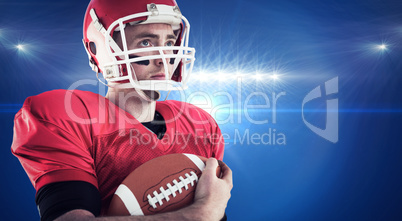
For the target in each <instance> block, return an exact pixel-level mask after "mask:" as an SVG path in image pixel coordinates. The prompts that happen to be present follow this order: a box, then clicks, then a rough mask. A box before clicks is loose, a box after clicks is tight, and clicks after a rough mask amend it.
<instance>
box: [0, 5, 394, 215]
mask: <svg viewBox="0 0 402 221" xmlns="http://www.w3.org/2000/svg"><path fill="white" fill-rule="evenodd" d="M178 3H179V5H180V8H181V10H182V12H183V14H184V15H185V16H186V17H187V18H188V19H189V21H190V23H191V38H190V44H191V45H192V46H194V47H195V48H196V49H197V53H196V57H197V61H196V66H195V70H194V76H193V77H192V78H191V80H190V85H189V86H190V89H189V90H188V91H186V95H191V93H192V92H197V91H198V92H199V91H202V92H205V93H206V94H208V95H209V96H210V97H211V98H212V105H213V106H215V107H216V106H218V105H221V104H227V103H229V98H228V97H225V96H217V94H216V93H217V92H225V91H226V92H229V93H230V94H231V95H233V97H232V98H233V104H235V107H236V109H233V110H232V111H230V109H224V108H223V109H219V110H218V111H216V112H215V115H214V117H215V118H216V119H217V121H218V123H219V122H220V127H221V130H222V132H223V133H224V134H225V135H226V136H227V137H226V138H227V139H226V142H227V144H226V151H225V157H224V161H225V162H226V163H227V164H228V165H229V166H230V167H231V168H232V170H233V172H234V189H233V191H232V198H231V200H230V201H229V205H228V208H227V214H228V216H229V219H230V220H268V219H269V220H400V219H402V188H401V186H402V185H401V184H402V178H401V171H402V160H401V159H402V158H401V157H402V150H401V147H402V145H401V144H402V142H401V141H400V136H401V135H402V134H401V133H402V126H401V125H402V116H401V111H402V99H401V95H402V93H401V90H400V87H398V86H399V85H400V84H401V83H402V79H401V78H402V77H401V75H402V61H401V58H402V44H401V41H402V3H401V2H400V1H397V0H383V1H379V0H376V1H374V0H368V1H357V0H349V1H318V0H317V1H290V0H284V1H270V0H264V1H257V0H248V1H245V0H232V1H227V0H225V1H212V0H202V1H201V0H192V1H184V0H181V1H179V2H178ZM86 6H87V1H78V0H58V1H50V0H39V1H35V2H34V1H21V0H15V1H12V2H10V1H0V74H1V77H2V79H1V81H0V86H1V87H0V90H1V93H0V120H1V128H0V129H1V133H0V144H1V148H0V150H1V153H0V165H1V172H0V173H1V175H0V176H1V177H2V182H1V183H0V189H1V198H0V199H1V201H0V203H1V207H0V211H1V213H0V214H2V218H0V219H2V220H38V219H39V216H38V214H37V211H36V206H35V203H34V199H35V198H34V194H35V191H34V189H33V187H32V185H31V184H30V182H29V180H28V177H27V176H26V174H25V172H24V170H23V169H22V167H21V165H20V164H19V162H18V160H17V158H15V157H13V156H12V154H11V151H10V146H11V143H12V136H13V131H12V127H13V117H14V115H15V113H16V112H17V111H18V109H19V108H20V107H21V105H22V103H23V101H24V99H25V98H26V97H28V96H31V95H36V94H39V93H41V92H44V91H48V90H53V89H59V88H64V89H66V88H68V87H70V86H71V85H72V84H73V83H74V82H76V81H77V80H80V79H92V80H93V79H96V78H95V74H94V73H93V72H92V71H91V70H90V68H89V66H88V65H87V55H86V53H85V51H84V49H83V47H82V43H81V39H82V28H81V26H82V21H83V15H84V12H85V10H86ZM18 44H21V45H24V50H18V49H17V48H16V45H18ZM381 44H385V45H386V49H385V50H381V49H379V48H378V46H379V45H381ZM236 73H237V74H242V75H239V76H241V77H240V79H241V87H239V84H238V79H239V78H237V79H234V78H233V76H234V75H235V74H236ZM273 73H277V74H278V76H279V79H277V80H273V79H271V78H270V76H271V75H272V74H273ZM256 75H259V76H260V77H261V78H260V79H256V77H255V76H256ZM334 77H338V78H339V93H338V94H336V95H333V97H331V98H333V99H338V100H339V141H338V142H337V143H335V144H334V143H331V142H329V141H327V140H325V139H323V138H322V137H319V136H318V135H316V134H314V133H313V132H312V131H311V130H310V129H309V128H308V127H307V126H306V125H305V124H304V123H303V120H302V115H301V105H302V101H303V98H304V97H305V96H306V94H308V92H310V91H311V90H312V89H314V88H315V87H317V86H323V85H324V82H326V81H328V80H330V79H332V78H334ZM79 89H83V90H91V91H94V92H98V91H99V90H101V91H104V89H102V88H101V87H98V86H97V85H86V86H83V87H81V88H79ZM238 90H240V93H237V91H238ZM253 92H260V93H263V94H266V95H267V96H268V97H269V99H270V102H272V96H271V93H272V92H275V93H276V94H278V93H279V92H286V95H285V96H282V97H281V98H279V99H278V102H277V117H276V122H275V123H274V121H273V118H272V106H271V108H266V109H258V110H251V111H249V112H247V113H246V112H245V111H244V109H243V108H242V107H244V106H243V105H244V104H245V103H246V97H247V96H248V95H249V94H252V93H253ZM239 94H240V95H241V96H239ZM188 97H189V96H187V98H188ZM170 98H172V99H178V98H180V96H178V94H174V93H173V94H172V95H171V97H170ZM203 99H204V98H202V97H198V98H197V97H193V99H191V100H187V101H189V102H192V103H197V102H198V104H200V103H201V104H202V103H203V102H205V100H203ZM325 99H326V98H322V99H317V100H315V101H314V102H311V103H310V104H309V106H307V105H306V108H308V109H309V110H311V111H307V113H305V117H306V120H308V121H309V122H310V123H312V124H314V125H316V126H319V127H321V128H324V127H325V111H322V110H324V109H325ZM248 102H249V103H250V104H251V103H252V104H265V103H264V102H265V100H263V99H262V96H254V97H252V98H250V99H249V100H248ZM238 105H240V108H237V107H239V106H238ZM271 105H272V103H271ZM206 109H208V108H206ZM228 117H233V119H234V120H233V121H232V122H224V121H225V119H231V118H228ZM248 117H251V119H254V120H261V121H262V120H268V122H266V123H264V124H255V123H253V122H250V118H248ZM270 129H271V132H272V131H273V130H274V129H275V131H276V133H277V134H279V133H282V134H283V135H284V136H285V137H286V144H282V145H279V144H273V143H271V144H261V143H260V144H258V143H255V142H254V143H253V142H247V141H244V142H243V143H241V142H239V139H237V138H236V131H237V133H240V134H242V135H244V134H245V133H246V131H248V133H249V134H250V136H251V135H252V134H257V135H263V134H264V133H268V132H269V130H270ZM271 136H273V135H271Z"/></svg>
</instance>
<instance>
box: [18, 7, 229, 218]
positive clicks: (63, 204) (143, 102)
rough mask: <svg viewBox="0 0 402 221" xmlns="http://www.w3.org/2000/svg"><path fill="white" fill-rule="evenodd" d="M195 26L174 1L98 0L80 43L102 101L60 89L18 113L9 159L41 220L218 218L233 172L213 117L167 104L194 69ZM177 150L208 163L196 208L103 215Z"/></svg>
mask: <svg viewBox="0 0 402 221" xmlns="http://www.w3.org/2000/svg"><path fill="white" fill-rule="evenodd" d="M189 30H190V25H189V22H188V21H187V19H186V18H185V17H184V16H183V15H182V14H181V11H180V9H179V8H178V5H177V3H176V1H175V0H135V1H134V0H92V1H91V2H90V3H89V5H88V8H87V11H86V13H85V18H84V27H83V34H84V37H83V44H84V47H85V50H86V52H87V54H88V57H89V63H90V66H91V67H92V70H94V71H95V72H96V74H97V77H98V79H99V80H100V81H101V82H102V83H104V84H106V85H107V86H108V92H107V94H106V96H105V97H103V96H101V95H99V94H95V93H92V92H88V91H80V90H54V91H49V92H45V93H42V94H39V95H36V96H32V97H29V98H27V99H26V101H25V102H24V104H23V107H22V108H21V110H20V111H19V112H18V113H17V114H16V116H15V124H14V138H13V144H12V148H11V149H12V153H13V154H14V155H15V156H17V157H18V159H19V160H20V162H21V164H22V166H23V168H24V169H25V171H26V173H27V174H28V176H29V179H30V180H31V182H32V184H33V186H34V187H35V189H36V191H37V192H36V204H37V206H38V209H39V213H40V216H41V220H54V219H57V220H92V219H101V220H147V219H152V220H158V219H161V220H162V219H165V220H166V219H168V220H219V219H221V218H222V217H224V216H225V215H224V211H225V208H226V205H227V202H228V200H229V198H230V191H231V188H232V172H231V170H230V168H229V167H227V166H226V165H222V171H223V176H222V177H221V178H217V177H216V175H215V170H216V167H217V166H218V162H217V160H216V159H219V160H222V158H223V152H224V141H223V139H222V136H221V132H220V129H219V127H218V125H217V124H216V122H215V121H214V119H213V118H212V117H211V116H210V115H209V114H208V113H206V112H205V111H203V110H201V109H200V108H197V107H195V106H193V105H191V104H188V103H184V102H179V101H173V100H166V101H157V100H158V99H159V98H160V93H159V91H162V90H163V91H171V90H182V89H185V88H186V87H187V86H186V83H187V80H188V78H189V75H190V73H191V70H192V68H193V64H194V60H195V58H194V53H195V50H194V48H191V47H189V45H188V40H189ZM170 153H192V154H196V155H200V156H204V157H207V158H210V159H209V160H208V161H207V163H206V168H205V170H204V173H203V175H202V176H201V178H200V180H199V183H198V186H197V190H196V195H195V200H194V203H193V204H192V205H190V206H188V207H186V208H183V209H181V210H178V211H175V212H169V213H161V214H157V215H153V216H152V217H149V216H138V217H136V216H132V217H105V215H106V211H107V209H108V206H109V204H110V201H111V198H112V196H113V194H114V192H115V190H116V189H117V187H118V186H119V184H120V183H121V182H122V181H123V180H124V178H125V177H126V176H127V175H128V174H129V173H130V172H131V171H133V170H134V169H135V168H137V167H138V166H139V165H141V164H143V163H144V162H146V161H148V160H151V159H153V158H155V157H158V156H161V155H166V154H170Z"/></svg>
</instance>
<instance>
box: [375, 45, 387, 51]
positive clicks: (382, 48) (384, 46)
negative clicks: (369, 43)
mask: <svg viewBox="0 0 402 221" xmlns="http://www.w3.org/2000/svg"><path fill="white" fill-rule="evenodd" d="M377 48H378V49H380V50H385V49H387V46H386V45H385V44H381V45H378V46H377Z"/></svg>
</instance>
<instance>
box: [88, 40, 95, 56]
mask: <svg viewBox="0 0 402 221" xmlns="http://www.w3.org/2000/svg"><path fill="white" fill-rule="evenodd" d="M89 51H91V53H92V54H94V55H96V45H95V42H93V41H91V42H89Z"/></svg>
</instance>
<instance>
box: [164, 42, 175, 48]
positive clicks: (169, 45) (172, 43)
mask: <svg viewBox="0 0 402 221" xmlns="http://www.w3.org/2000/svg"><path fill="white" fill-rule="evenodd" d="M166 46H168V47H171V46H174V42H173V41H169V42H167V43H166Z"/></svg>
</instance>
